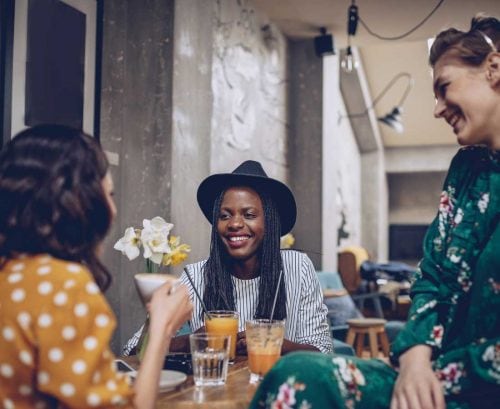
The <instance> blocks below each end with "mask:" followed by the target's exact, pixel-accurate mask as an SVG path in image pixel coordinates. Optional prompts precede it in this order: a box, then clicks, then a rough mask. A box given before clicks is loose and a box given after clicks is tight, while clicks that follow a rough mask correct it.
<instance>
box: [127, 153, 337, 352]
mask: <svg viewBox="0 0 500 409" xmlns="http://www.w3.org/2000/svg"><path fill="white" fill-rule="evenodd" d="M197 197H198V203H199V205H200V208H201V210H202V211H203V214H204V215H205V216H206V218H207V219H208V221H209V222H210V223H211V224H212V236H211V245H210V256H209V258H208V259H207V260H204V261H201V262H198V263H195V264H190V265H188V266H187V267H186V271H187V273H188V274H189V275H190V276H191V278H192V280H193V282H194V284H195V286H196V288H197V290H198V293H199V294H201V295H202V297H203V301H204V303H205V305H206V307H207V308H208V310H233V311H238V313H239V315H240V320H239V331H240V333H239V335H238V349H239V351H240V353H241V352H243V351H244V350H245V347H246V343H245V336H244V332H243V330H244V327H245V321H246V320H247V319H253V318H269V317H270V315H271V309H272V305H273V301H274V298H275V294H276V291H277V289H278V288H279V291H278V294H277V302H276V307H275V310H274V316H273V318H274V319H286V329H285V341H284V343H283V348H282V352H283V353H286V352H290V351H293V350H298V349H306V350H316V351H317V350H319V351H321V352H324V353H328V352H331V351H332V341H331V337H330V333H329V329H328V324H327V321H326V314H327V308H326V307H325V305H324V304H323V298H322V293H321V288H320V284H319V282H318V279H317V275H316V271H315V269H314V266H313V264H312V262H311V260H310V259H309V258H308V257H307V256H306V255H305V254H303V253H300V252H297V251H292V250H286V251H281V250H280V247H279V244H280V236H282V235H284V234H286V233H288V232H289V231H290V230H291V229H292V227H293V225H294V224H295V219H296V215H297V208H296V204H295V199H294V197H293V194H292V192H291V191H290V189H289V188H288V187H287V186H286V185H284V184H283V183H281V182H279V181H278V180H275V179H272V178H269V177H268V176H267V175H266V173H265V172H264V169H263V168H262V166H261V164H260V163H258V162H255V161H246V162H244V163H242V164H241V165H240V166H239V167H238V168H236V169H235V170H234V171H233V172H232V173H224V174H216V175H212V176H209V177H208V178H206V179H205V180H204V181H203V182H202V183H201V184H200V186H199V188H198V195H197ZM181 281H182V282H183V283H187V287H188V288H189V289H190V291H191V293H190V296H191V300H192V301H193V304H194V311H193V316H192V319H191V321H190V325H191V330H192V331H198V330H200V329H201V328H202V327H203V325H204V323H203V310H202V307H201V305H200V302H199V301H198V300H197V298H196V296H195V294H194V291H193V289H192V286H191V285H190V284H189V281H188V278H187V277H186V272H184V274H183V275H182V276H181ZM131 341H132V340H131ZM132 342H133V341H132ZM130 347H131V342H129V343H128V345H127V346H126V347H125V351H126V350H127V349H130ZM188 348H189V346H188V342H187V339H186V337H178V338H177V339H174V340H172V344H171V350H172V351H174V350H176V349H177V350H188Z"/></svg>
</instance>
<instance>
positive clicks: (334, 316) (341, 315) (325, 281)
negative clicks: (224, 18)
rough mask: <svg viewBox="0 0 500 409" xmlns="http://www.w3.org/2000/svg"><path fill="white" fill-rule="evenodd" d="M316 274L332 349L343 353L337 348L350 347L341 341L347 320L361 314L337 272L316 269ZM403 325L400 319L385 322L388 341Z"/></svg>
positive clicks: (343, 338) (359, 316)
mask: <svg viewBox="0 0 500 409" xmlns="http://www.w3.org/2000/svg"><path fill="white" fill-rule="evenodd" d="M317 274H318V280H319V282H320V284H321V288H322V289H323V295H324V303H325V305H326V306H327V308H328V323H329V325H330V330H331V333H332V337H333V339H334V349H335V351H337V352H338V353H343V352H340V351H339V348H344V347H347V349H348V348H350V345H348V344H345V343H343V342H341V341H344V340H345V339H346V336H347V330H348V328H349V327H348V325H347V320H349V319H351V318H363V314H362V313H361V311H360V310H359V309H358V307H357V306H356V304H355V302H354V300H353V297H352V296H351V295H350V294H349V293H348V291H347V290H346V289H345V288H344V285H343V284H342V280H341V278H340V275H339V273H337V272H327V271H317ZM403 326H404V322H402V321H389V322H387V323H386V325H385V330H386V333H387V335H388V338H389V341H390V342H392V340H394V338H395V337H396V336H397V334H398V333H399V331H400V330H401V328H402V327H403ZM335 342H337V343H335ZM351 350H352V348H351ZM352 354H354V352H353V353H352Z"/></svg>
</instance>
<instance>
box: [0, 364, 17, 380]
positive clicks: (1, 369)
mask: <svg viewBox="0 0 500 409" xmlns="http://www.w3.org/2000/svg"><path fill="white" fill-rule="evenodd" d="M0 375H2V376H3V377H4V378H12V375H14V368H12V366H10V365H9V364H2V365H0Z"/></svg>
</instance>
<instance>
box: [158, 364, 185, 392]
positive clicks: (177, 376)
mask: <svg viewBox="0 0 500 409" xmlns="http://www.w3.org/2000/svg"><path fill="white" fill-rule="evenodd" d="M186 379H187V375H186V374H185V373H183V372H179V371H171V370H169V369H164V370H163V371H161V375H160V385H159V386H160V392H166V391H169V390H171V389H174V388H175V387H176V386H177V385H180V384H181V383H182V382H184V381H185V380H186Z"/></svg>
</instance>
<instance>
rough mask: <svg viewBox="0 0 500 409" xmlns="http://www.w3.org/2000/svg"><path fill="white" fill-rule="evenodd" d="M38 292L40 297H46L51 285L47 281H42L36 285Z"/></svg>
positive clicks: (50, 290)
mask: <svg viewBox="0 0 500 409" xmlns="http://www.w3.org/2000/svg"><path fill="white" fill-rule="evenodd" d="M38 292H39V293H40V294H41V295H47V294H49V293H50V292H52V284H51V283H50V282H49V281H42V282H41V283H40V284H39V285H38Z"/></svg>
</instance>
